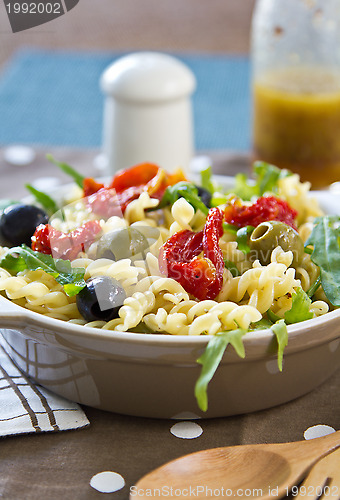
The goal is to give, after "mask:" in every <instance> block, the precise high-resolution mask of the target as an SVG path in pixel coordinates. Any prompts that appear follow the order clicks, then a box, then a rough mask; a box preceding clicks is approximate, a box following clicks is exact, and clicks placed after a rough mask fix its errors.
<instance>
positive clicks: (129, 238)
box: [96, 227, 149, 260]
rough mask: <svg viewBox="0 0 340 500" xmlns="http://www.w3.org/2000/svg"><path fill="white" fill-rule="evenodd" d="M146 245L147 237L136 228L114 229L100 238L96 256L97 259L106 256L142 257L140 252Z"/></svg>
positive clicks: (118, 258)
mask: <svg viewBox="0 0 340 500" xmlns="http://www.w3.org/2000/svg"><path fill="white" fill-rule="evenodd" d="M148 246H149V243H148V240H147V238H146V237H145V236H144V234H142V233H141V232H140V231H138V230H137V229H136V228H134V227H129V228H127V229H116V230H115V231H112V232H111V233H107V234H104V235H103V236H102V237H101V238H100V240H99V241H98V246H97V253H96V257H97V259H100V258H107V259H112V260H120V259H126V258H134V257H141V258H142V255H141V254H143V252H144V251H145V250H146V249H147V248H148Z"/></svg>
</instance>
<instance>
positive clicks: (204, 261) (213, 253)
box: [159, 208, 224, 300]
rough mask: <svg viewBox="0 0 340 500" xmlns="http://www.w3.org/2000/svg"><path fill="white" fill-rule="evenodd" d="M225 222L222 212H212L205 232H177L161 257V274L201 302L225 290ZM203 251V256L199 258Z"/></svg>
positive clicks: (213, 209)
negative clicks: (223, 286)
mask: <svg viewBox="0 0 340 500" xmlns="http://www.w3.org/2000/svg"><path fill="white" fill-rule="evenodd" d="M222 222H223V213H222V211H221V210H220V209H219V208H212V209H210V211H209V214H208V217H207V221H206V224H205V226H204V229H203V231H200V232H199V233H195V232H193V231H190V230H184V231H179V232H178V233H175V234H174V235H173V236H171V237H170V238H169V239H168V240H167V241H166V242H165V244H164V245H163V246H162V248H161V251H160V254H159V268H160V271H161V272H162V273H163V274H166V275H167V276H169V277H170V278H173V279H174V280H176V281H178V283H180V284H181V285H182V286H183V288H184V289H185V290H186V291H187V292H188V293H190V294H191V295H193V296H194V297H196V298H197V299H199V300H205V299H214V298H215V297H216V295H217V294H218V293H219V291H220V290H221V288H222V282H223V270H224V263H223V256H222V251H221V249H220V246H219V239H220V237H221V236H222V234H223V226H222ZM202 251H203V257H199V254H200V253H201V252H202Z"/></svg>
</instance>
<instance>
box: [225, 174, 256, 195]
mask: <svg viewBox="0 0 340 500" xmlns="http://www.w3.org/2000/svg"><path fill="white" fill-rule="evenodd" d="M229 192H230V193H234V194H236V196H238V197H239V198H241V199H242V200H250V199H251V198H252V197H253V196H258V186H257V185H256V184H253V183H249V179H248V176H247V175H246V174H244V173H239V174H236V175H235V186H234V187H233V189H231V190H230V191H229Z"/></svg>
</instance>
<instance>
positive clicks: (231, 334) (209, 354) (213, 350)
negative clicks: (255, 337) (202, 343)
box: [195, 329, 247, 411]
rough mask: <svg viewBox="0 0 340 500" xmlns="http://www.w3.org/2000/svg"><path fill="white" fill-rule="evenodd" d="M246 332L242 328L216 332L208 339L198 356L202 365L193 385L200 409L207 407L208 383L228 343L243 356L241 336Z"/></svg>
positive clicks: (205, 409)
mask: <svg viewBox="0 0 340 500" xmlns="http://www.w3.org/2000/svg"><path fill="white" fill-rule="evenodd" d="M246 333H247V331H246V330H242V329H237V330H231V331H228V332H220V333H217V334H216V335H214V336H213V337H212V339H211V340H209V342H208V345H207V347H206V349H205V351H204V353H203V354H202V356H201V357H200V358H198V360H197V363H199V364H201V365H202V370H201V374H200V376H199V378H198V380H197V382H196V385H195V396H196V400H197V404H198V406H199V408H200V409H201V410H202V411H207V409H208V395H207V388H208V384H209V382H210V380H211V379H212V378H213V376H214V374H215V372H216V370H217V368H218V365H219V364H220V361H221V359H222V357H223V354H224V351H225V350H226V348H227V346H228V344H231V345H232V346H233V347H234V349H235V351H236V352H237V354H238V355H239V356H240V357H241V358H244V357H245V352H244V345H243V341H242V337H243V335H245V334H246Z"/></svg>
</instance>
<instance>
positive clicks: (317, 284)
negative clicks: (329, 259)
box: [306, 275, 321, 298]
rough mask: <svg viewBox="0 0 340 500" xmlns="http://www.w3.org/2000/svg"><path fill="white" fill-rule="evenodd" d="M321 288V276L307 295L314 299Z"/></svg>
mask: <svg viewBox="0 0 340 500" xmlns="http://www.w3.org/2000/svg"><path fill="white" fill-rule="evenodd" d="M320 286H321V276H320V275H319V276H318V277H317V278H316V280H315V281H314V283H313V284H312V285H311V286H310V287H309V288H308V290H307V292H306V293H307V295H308V297H309V298H312V297H313V295H314V294H315V292H316V291H317V289H318V288H319V287H320Z"/></svg>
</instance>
